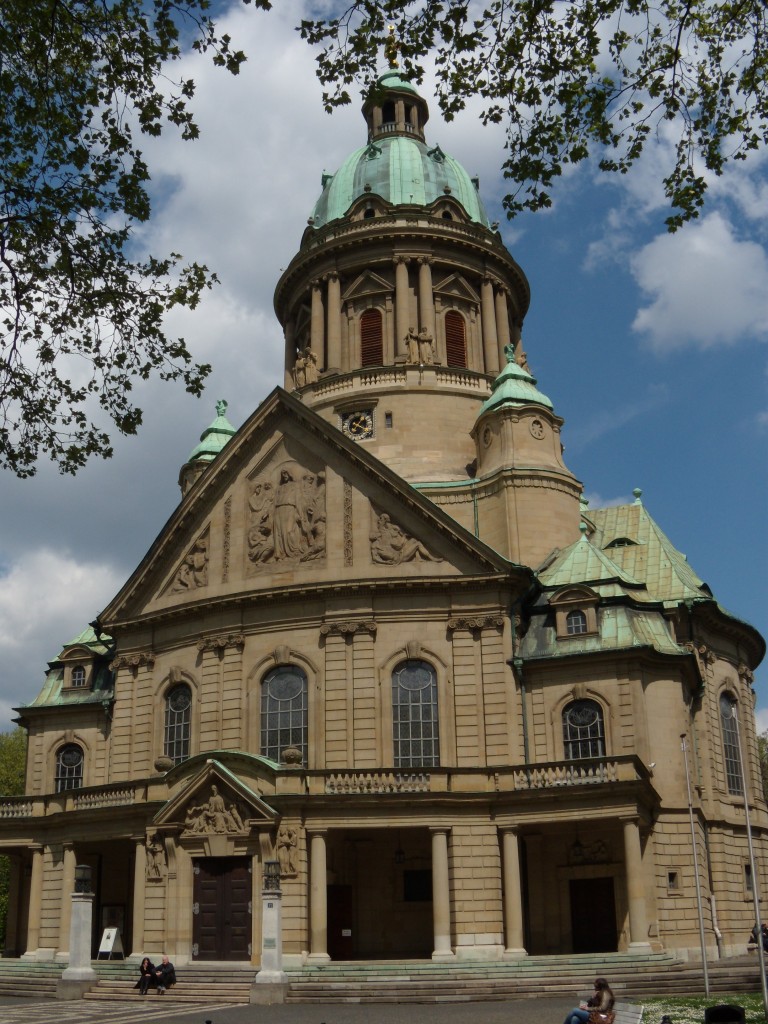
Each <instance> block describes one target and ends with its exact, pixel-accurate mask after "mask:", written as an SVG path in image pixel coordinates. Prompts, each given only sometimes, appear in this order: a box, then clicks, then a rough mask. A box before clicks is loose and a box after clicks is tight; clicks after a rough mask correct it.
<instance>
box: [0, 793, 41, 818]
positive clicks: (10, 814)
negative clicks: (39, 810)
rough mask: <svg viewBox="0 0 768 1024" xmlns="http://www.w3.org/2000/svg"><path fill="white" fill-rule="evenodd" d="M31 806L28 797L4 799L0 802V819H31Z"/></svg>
mask: <svg viewBox="0 0 768 1024" xmlns="http://www.w3.org/2000/svg"><path fill="white" fill-rule="evenodd" d="M32 809H33V804H32V801H31V800H30V799H29V797H26V796H17V797H12V796H11V797H5V798H4V799H3V800H0V818H31V817H32Z"/></svg>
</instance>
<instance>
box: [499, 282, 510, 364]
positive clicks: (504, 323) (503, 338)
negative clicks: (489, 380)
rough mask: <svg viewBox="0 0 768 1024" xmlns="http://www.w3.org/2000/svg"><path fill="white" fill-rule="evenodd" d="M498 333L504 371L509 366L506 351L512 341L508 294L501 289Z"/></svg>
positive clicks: (500, 362) (500, 357)
mask: <svg viewBox="0 0 768 1024" xmlns="http://www.w3.org/2000/svg"><path fill="white" fill-rule="evenodd" d="M496 333H497V335H498V338H499V368H500V369H502V370H503V369H504V367H505V366H506V365H507V354H506V352H505V351H504V349H505V348H506V346H507V345H509V344H510V343H511V340H512V339H511V336H510V333H509V310H508V309H507V292H506V289H504V288H499V289H497V291H496Z"/></svg>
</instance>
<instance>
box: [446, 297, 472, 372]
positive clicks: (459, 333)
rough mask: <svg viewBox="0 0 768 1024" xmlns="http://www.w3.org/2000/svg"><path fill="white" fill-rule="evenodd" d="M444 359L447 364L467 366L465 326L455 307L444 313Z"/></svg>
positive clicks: (463, 367) (464, 367)
mask: <svg viewBox="0 0 768 1024" xmlns="http://www.w3.org/2000/svg"><path fill="white" fill-rule="evenodd" d="M445 361H446V363H447V364H448V366H460V367H461V368H462V369H466V366H467V327H466V324H465V323H464V317H463V316H462V315H461V313H459V312H457V311H456V310H455V309H449V310H448V312H447V313H446V314H445Z"/></svg>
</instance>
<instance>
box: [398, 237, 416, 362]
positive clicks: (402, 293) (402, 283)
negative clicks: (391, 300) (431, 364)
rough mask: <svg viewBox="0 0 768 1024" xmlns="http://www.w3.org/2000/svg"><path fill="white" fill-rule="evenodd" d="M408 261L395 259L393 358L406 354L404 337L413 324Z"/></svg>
mask: <svg viewBox="0 0 768 1024" xmlns="http://www.w3.org/2000/svg"><path fill="white" fill-rule="evenodd" d="M408 286H409V281H408V259H407V257H406V256H396V257H395V358H397V357H398V356H404V355H406V353H407V350H408V347H407V345H406V341H405V339H406V335H407V334H408V329H409V328H410V327H415V326H416V325H415V324H412V323H410V322H409V320H410V308H409V306H410V303H409V295H408Z"/></svg>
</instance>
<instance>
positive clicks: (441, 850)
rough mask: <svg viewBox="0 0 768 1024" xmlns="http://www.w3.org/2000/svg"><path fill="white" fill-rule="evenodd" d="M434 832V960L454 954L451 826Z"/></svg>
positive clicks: (434, 829)
mask: <svg viewBox="0 0 768 1024" xmlns="http://www.w3.org/2000/svg"><path fill="white" fill-rule="evenodd" d="M429 831H430V832H431V833H432V918H433V925H434V933H435V937H434V942H435V948H434V951H433V953H432V959H433V960H444V959H446V958H447V957H452V956H453V950H452V949H451V889H450V879H449V873H448V833H449V832H450V831H451V830H450V829H449V828H431V829H430V830H429Z"/></svg>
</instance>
